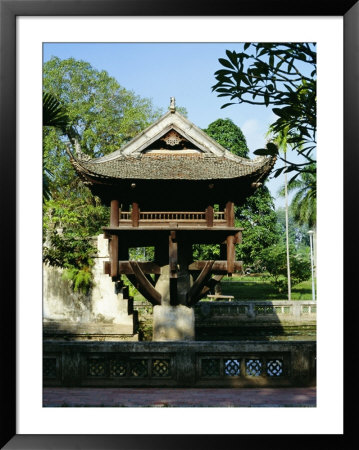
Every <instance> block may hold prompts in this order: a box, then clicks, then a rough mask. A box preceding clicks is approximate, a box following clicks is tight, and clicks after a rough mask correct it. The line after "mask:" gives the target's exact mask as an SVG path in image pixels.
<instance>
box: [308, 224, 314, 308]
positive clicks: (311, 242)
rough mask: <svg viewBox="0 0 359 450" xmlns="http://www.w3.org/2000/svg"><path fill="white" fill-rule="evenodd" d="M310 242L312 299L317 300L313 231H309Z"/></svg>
mask: <svg viewBox="0 0 359 450" xmlns="http://www.w3.org/2000/svg"><path fill="white" fill-rule="evenodd" d="M308 234H309V241H310V264H311V267H312V298H313V300H315V287H314V260H313V234H314V231H313V230H309V231H308Z"/></svg>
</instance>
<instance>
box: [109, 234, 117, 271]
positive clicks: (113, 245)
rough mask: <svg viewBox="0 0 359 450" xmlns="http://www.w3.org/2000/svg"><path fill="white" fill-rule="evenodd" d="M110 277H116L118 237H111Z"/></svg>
mask: <svg viewBox="0 0 359 450" xmlns="http://www.w3.org/2000/svg"><path fill="white" fill-rule="evenodd" d="M110 261H111V277H117V276H118V236H115V235H112V236H111V242H110Z"/></svg>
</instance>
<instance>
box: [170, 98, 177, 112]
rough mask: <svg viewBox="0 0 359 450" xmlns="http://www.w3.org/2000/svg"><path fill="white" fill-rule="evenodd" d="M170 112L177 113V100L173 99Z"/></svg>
mask: <svg viewBox="0 0 359 450" xmlns="http://www.w3.org/2000/svg"><path fill="white" fill-rule="evenodd" d="M170 111H171V112H172V113H174V112H175V111H176V99H175V98H174V97H171V103H170Z"/></svg>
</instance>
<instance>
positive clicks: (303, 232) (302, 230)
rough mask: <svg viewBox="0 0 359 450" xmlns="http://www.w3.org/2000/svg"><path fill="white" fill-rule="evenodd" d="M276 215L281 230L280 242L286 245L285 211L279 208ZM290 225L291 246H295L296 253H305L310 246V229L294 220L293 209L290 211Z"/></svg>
mask: <svg viewBox="0 0 359 450" xmlns="http://www.w3.org/2000/svg"><path fill="white" fill-rule="evenodd" d="M276 215H277V224H278V229H279V239H280V241H279V242H280V243H281V244H283V245H285V209H284V208H278V209H277V210H276ZM288 225H289V226H288V231H289V244H290V245H292V246H294V247H295V249H296V251H304V250H305V249H307V248H308V247H309V245H310V242H309V235H308V231H309V227H308V225H306V224H303V225H300V224H298V223H297V222H296V221H295V219H294V216H293V212H292V211H291V209H289V220H288Z"/></svg>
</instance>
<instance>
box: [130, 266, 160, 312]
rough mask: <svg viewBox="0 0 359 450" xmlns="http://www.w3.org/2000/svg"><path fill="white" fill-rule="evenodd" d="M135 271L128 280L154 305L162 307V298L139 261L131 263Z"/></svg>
mask: <svg viewBox="0 0 359 450" xmlns="http://www.w3.org/2000/svg"><path fill="white" fill-rule="evenodd" d="M129 263H130V266H131V268H132V271H133V275H131V274H127V278H128V279H129V280H130V281H131V283H132V284H133V285H134V286H135V287H136V288H137V289H138V291H139V292H140V293H141V294H142V295H143V296H144V297H145V298H146V299H147V300H148V301H149V302H151V303H152V304H153V305H160V304H161V300H162V296H161V294H160V293H159V292H158V291H156V289H155V288H154V286H153V284H152V283H151V282H150V281H149V280H148V279H147V277H146V275H145V274H144V273H143V272H142V270H141V268H140V266H139V265H138V262H137V261H129Z"/></svg>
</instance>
